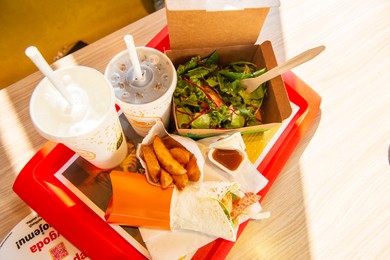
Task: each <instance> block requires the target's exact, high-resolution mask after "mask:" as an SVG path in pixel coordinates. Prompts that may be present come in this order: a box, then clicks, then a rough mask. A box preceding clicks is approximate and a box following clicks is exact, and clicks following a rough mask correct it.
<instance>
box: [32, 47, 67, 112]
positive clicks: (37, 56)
mask: <svg viewBox="0 0 390 260" xmlns="http://www.w3.org/2000/svg"><path fill="white" fill-rule="evenodd" d="M25 53H26V55H27V56H28V57H29V58H30V59H31V61H32V62H33V63H34V64H35V66H37V67H38V69H39V70H40V71H41V72H42V73H43V75H45V76H46V77H47V79H48V80H49V81H50V82H51V84H53V86H54V87H55V88H56V89H57V90H58V92H60V94H61V95H62V97H63V98H64V99H65V100H66V101H67V102H68V104H69V105H70V106H73V105H74V102H73V99H72V98H71V96H70V95H69V93H68V92H67V91H66V89H65V85H64V83H63V82H62V81H61V80H60V79H58V77H57V76H56V75H54V71H53V70H52V68H51V67H50V65H49V64H48V63H47V62H46V60H45V59H44V58H43V56H42V54H41V53H40V52H39V50H38V49H37V48H36V47H35V46H30V47H28V48H27V49H26V51H25Z"/></svg>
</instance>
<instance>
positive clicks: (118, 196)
mask: <svg viewBox="0 0 390 260" xmlns="http://www.w3.org/2000/svg"><path fill="white" fill-rule="evenodd" d="M110 176H111V183H112V198H111V201H110V203H109V205H108V207H107V210H106V213H105V216H104V217H105V219H106V221H107V222H109V223H116V224H120V225H125V226H132V227H147V228H158V229H166V230H169V229H170V205H171V198H172V192H173V188H167V189H165V190H163V189H161V188H160V187H157V186H153V185H151V184H149V183H148V182H147V181H146V177H145V175H143V174H139V173H131V172H122V171H112V172H111V173H110Z"/></svg>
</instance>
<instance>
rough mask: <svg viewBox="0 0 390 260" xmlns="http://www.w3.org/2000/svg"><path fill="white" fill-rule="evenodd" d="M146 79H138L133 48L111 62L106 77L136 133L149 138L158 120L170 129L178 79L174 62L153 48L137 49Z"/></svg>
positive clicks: (121, 53) (119, 54)
mask: <svg viewBox="0 0 390 260" xmlns="http://www.w3.org/2000/svg"><path fill="white" fill-rule="evenodd" d="M135 50H136V55H137V58H138V61H139V66H140V69H141V72H142V77H141V78H140V77H138V78H137V76H136V74H137V71H136V69H135V68H136V67H137V64H133V63H134V62H133V60H132V59H131V58H130V57H131V55H130V53H129V52H130V51H129V49H127V50H124V51H122V52H120V53H118V54H117V55H116V56H114V57H113V58H112V60H111V61H110V62H109V64H108V66H107V68H106V71H105V76H106V78H107V79H108V80H109V81H110V83H111V84H112V87H113V89H114V92H115V97H116V102H117V104H118V105H119V107H120V108H121V109H122V111H123V113H124V114H125V116H126V118H127V119H128V120H129V122H130V124H131V126H132V127H133V129H134V130H135V132H136V133H137V134H138V135H140V136H143V137H144V136H146V135H147V133H148V132H149V130H150V129H151V128H152V126H153V125H154V124H155V123H156V121H158V120H160V121H162V122H163V123H164V126H165V127H166V128H167V127H168V125H169V118H170V112H171V104H172V95H173V92H174V90H175V87H176V83H177V76H176V70H175V67H174V65H173V64H172V62H171V60H170V59H169V58H168V57H167V56H166V55H165V54H163V53H162V52H160V51H158V50H156V49H153V48H149V47H136V48H135Z"/></svg>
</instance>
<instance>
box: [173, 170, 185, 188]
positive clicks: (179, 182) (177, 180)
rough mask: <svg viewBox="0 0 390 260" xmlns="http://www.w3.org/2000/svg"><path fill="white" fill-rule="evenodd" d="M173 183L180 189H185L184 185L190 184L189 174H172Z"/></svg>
mask: <svg viewBox="0 0 390 260" xmlns="http://www.w3.org/2000/svg"><path fill="white" fill-rule="evenodd" d="M172 179H173V183H174V184H175V185H176V187H177V188H178V189H179V190H183V189H184V187H185V186H186V185H187V184H188V175H187V174H181V175H172Z"/></svg>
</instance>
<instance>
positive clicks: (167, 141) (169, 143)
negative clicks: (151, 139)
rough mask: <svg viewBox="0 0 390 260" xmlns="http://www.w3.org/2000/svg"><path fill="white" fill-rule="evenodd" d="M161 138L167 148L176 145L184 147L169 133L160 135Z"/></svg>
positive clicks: (175, 146)
mask: <svg viewBox="0 0 390 260" xmlns="http://www.w3.org/2000/svg"><path fill="white" fill-rule="evenodd" d="M161 140H162V141H163V143H164V144H165V146H166V147H167V148H168V149H172V148H177V147H178V148H183V149H185V147H184V146H183V145H182V144H181V143H180V142H178V141H176V140H175V139H173V138H172V137H170V136H169V135H166V136H164V137H162V138H161Z"/></svg>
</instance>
